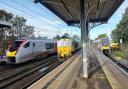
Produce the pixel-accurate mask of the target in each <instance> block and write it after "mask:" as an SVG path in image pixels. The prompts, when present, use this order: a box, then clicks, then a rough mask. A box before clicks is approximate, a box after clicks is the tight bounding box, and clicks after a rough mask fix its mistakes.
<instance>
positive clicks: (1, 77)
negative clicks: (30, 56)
mask: <svg viewBox="0 0 128 89" xmlns="http://www.w3.org/2000/svg"><path fill="white" fill-rule="evenodd" d="M56 61H57V57H56V56H53V57H50V58H49V59H47V60H45V61H44V60H42V61H40V62H37V63H33V64H31V65H28V66H24V67H21V68H17V69H12V70H7V71H5V72H3V73H2V74H0V89H3V88H6V87H8V86H9V85H11V84H12V83H15V82H17V81H18V80H20V79H22V78H24V77H26V76H28V75H31V74H32V73H34V72H36V71H38V70H40V69H42V68H46V67H47V66H49V65H51V64H52V63H55V62H56ZM53 68H54V66H53ZM51 69H52V68H49V67H48V68H46V69H45V70H44V73H43V74H46V73H47V72H49V71H51ZM42 76H43V75H42ZM40 77H41V76H40ZM27 85H29V84H27ZM25 86H26V85H25ZM17 89H18V88H17Z"/></svg>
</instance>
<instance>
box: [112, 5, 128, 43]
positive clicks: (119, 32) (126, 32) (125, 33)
mask: <svg viewBox="0 0 128 89" xmlns="http://www.w3.org/2000/svg"><path fill="white" fill-rule="evenodd" d="M111 37H112V40H113V41H117V42H119V41H120V39H122V41H123V43H126V44H127V43H128V7H127V8H126V9H125V13H124V14H123V16H122V19H121V21H120V22H119V23H118V24H117V26H116V28H115V29H113V31H112V33H111Z"/></svg>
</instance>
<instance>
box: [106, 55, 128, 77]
mask: <svg viewBox="0 0 128 89" xmlns="http://www.w3.org/2000/svg"><path fill="white" fill-rule="evenodd" d="M106 56H107V57H108V58H109V59H111V61H112V62H113V63H114V64H115V65H116V66H118V67H119V68H120V69H121V70H122V71H123V72H124V73H125V74H126V75H128V67H127V66H125V65H123V64H122V63H120V62H119V61H117V60H115V58H114V57H113V56H112V55H110V54H106Z"/></svg>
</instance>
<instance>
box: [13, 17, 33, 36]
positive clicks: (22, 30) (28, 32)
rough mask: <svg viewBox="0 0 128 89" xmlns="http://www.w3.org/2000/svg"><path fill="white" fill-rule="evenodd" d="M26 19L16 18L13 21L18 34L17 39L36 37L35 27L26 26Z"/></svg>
mask: <svg viewBox="0 0 128 89" xmlns="http://www.w3.org/2000/svg"><path fill="white" fill-rule="evenodd" d="M26 21H27V20H26V19H25V18H24V17H20V16H16V17H15V18H14V19H13V20H12V24H13V29H15V32H16V34H17V37H23V36H27V37H28V36H34V34H33V33H34V27H33V26H28V25H26Z"/></svg>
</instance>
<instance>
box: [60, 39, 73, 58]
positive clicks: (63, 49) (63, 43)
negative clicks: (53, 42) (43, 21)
mask: <svg viewBox="0 0 128 89" xmlns="http://www.w3.org/2000/svg"><path fill="white" fill-rule="evenodd" d="M57 51H58V57H59V58H66V57H68V56H71V52H72V42H71V40H70V39H60V40H59V41H57Z"/></svg>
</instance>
